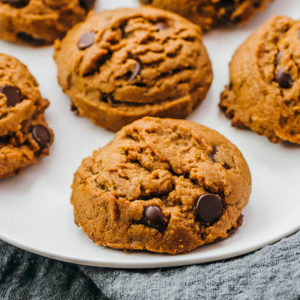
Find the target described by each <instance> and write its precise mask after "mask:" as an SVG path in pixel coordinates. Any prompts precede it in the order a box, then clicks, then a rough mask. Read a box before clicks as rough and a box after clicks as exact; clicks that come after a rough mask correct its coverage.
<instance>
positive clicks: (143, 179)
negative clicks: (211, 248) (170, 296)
mask: <svg viewBox="0 0 300 300" xmlns="http://www.w3.org/2000/svg"><path fill="white" fill-rule="evenodd" d="M72 187H73V192H72V196H71V203H72V204H73V206H74V214H75V222H76V223H77V225H78V226H81V227H82V229H83V230H84V231H85V232H86V234H87V235H88V236H89V237H90V238H91V239H92V240H93V241H94V242H96V243H97V244H99V245H102V246H107V247H111V248H117V249H127V250H147V251H152V252H164V253H169V254H176V253H182V252H187V251H191V250H193V249H195V248H197V247H199V246H201V245H204V244H208V243H212V242H214V241H217V240H220V239H225V238H226V237H228V235H230V234H231V233H233V232H234V231H235V229H236V228H238V226H240V225H241V222H242V215H241V213H242V210H243V208H244V207H245V205H246V204H247V202H248V199H249V196H250V190H251V176H250V172H249V169H248V166H247V163H246V161H245V159H244V158H243V156H242V154H241V153H240V151H239V150H238V149H237V148H236V147H235V146H234V145H233V144H232V143H230V142H229V141H228V140H227V139H226V138H225V137H223V136H222V135H221V134H219V133H217V132H216V131H214V130H212V129H209V128H207V127H205V126H202V125H199V124H196V123H193V122H190V121H185V120H175V119H159V118H151V117H146V118H144V119H141V120H138V121H135V122H134V123H132V124H130V125H128V126H126V127H124V128H123V129H121V130H120V131H119V132H118V133H117V134H116V137H115V139H114V140H113V141H112V142H111V143H109V144H107V145H106V146H105V147H103V148H101V149H99V150H97V151H95V152H94V153H93V155H92V156H91V157H88V158H86V159H84V160H83V162H82V164H81V166H80V167H79V169H78V171H77V172H76V174H75V177H74V182H73V186H72Z"/></svg>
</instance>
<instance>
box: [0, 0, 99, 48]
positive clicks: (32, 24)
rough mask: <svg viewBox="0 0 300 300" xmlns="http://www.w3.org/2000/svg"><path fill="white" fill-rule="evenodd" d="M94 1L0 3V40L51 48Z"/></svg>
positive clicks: (2, 0) (15, 0)
mask: <svg viewBox="0 0 300 300" xmlns="http://www.w3.org/2000/svg"><path fill="white" fill-rule="evenodd" d="M95 1H96V0H0V28H1V30H0V39H3V40H7V41H12V42H21V43H26V44H29V45H31V46H41V45H45V44H51V43H53V42H54V40H55V39H57V38H61V37H63V36H64V34H65V32H66V31H67V30H68V29H70V28H71V27H72V26H73V25H74V24H75V23H77V22H80V21H82V20H83V19H84V18H85V16H86V15H87V13H88V11H89V10H90V9H91V8H92V7H93V6H94V3H95Z"/></svg>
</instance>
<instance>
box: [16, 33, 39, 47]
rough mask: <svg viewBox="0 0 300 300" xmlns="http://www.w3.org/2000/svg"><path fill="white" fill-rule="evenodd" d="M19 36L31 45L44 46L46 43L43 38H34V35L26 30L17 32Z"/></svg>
mask: <svg viewBox="0 0 300 300" xmlns="http://www.w3.org/2000/svg"><path fill="white" fill-rule="evenodd" d="M17 38H19V39H20V40H21V41H22V42H24V43H26V44H28V45H31V46H42V45H43V44H44V43H45V41H44V40H43V39H37V38H34V37H33V36H32V35H30V34H28V33H26V32H19V33H17Z"/></svg>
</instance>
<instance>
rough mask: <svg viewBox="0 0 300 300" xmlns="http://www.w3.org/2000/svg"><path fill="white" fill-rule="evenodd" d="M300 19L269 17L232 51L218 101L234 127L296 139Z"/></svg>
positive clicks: (299, 115) (299, 100) (298, 127)
mask: <svg viewBox="0 0 300 300" xmlns="http://www.w3.org/2000/svg"><path fill="white" fill-rule="evenodd" d="M299 66H300V22H299V21H294V20H292V19H290V18H288V17H280V16H276V17H273V18H272V19H271V20H270V21H268V22H267V23H265V24H264V25H263V26H262V27H261V28H260V29H259V30H258V31H257V32H255V33H254V34H252V35H251V36H250V37H249V38H248V39H247V40H246V41H245V42H244V43H243V44H242V45H241V46H240V48H239V49H238V50H237V51H236V53H235V54H234V56H233V59H232V62H231V64H230V84H229V85H228V86H226V88H225V90H224V92H223V93H222V95H221V101H220V107H221V109H222V110H224V112H225V113H226V116H227V117H229V118H231V119H232V125H233V126H235V127H246V128H249V129H251V130H252V131H254V132H256V133H258V134H260V135H264V136H266V137H268V138H269V140H270V141H271V142H273V143H278V142H282V141H288V142H291V143H296V144H300V79H299V72H300V67H299Z"/></svg>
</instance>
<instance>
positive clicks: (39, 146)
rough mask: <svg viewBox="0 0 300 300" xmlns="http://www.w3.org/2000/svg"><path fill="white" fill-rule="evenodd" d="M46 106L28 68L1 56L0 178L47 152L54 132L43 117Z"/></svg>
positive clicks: (46, 103) (12, 59)
mask: <svg viewBox="0 0 300 300" xmlns="http://www.w3.org/2000/svg"><path fill="white" fill-rule="evenodd" d="M48 105H49V102H48V101H47V100H46V99H44V98H42V96H41V94H40V92H39V89H38V83H37V82H36V80H35V79H34V77H33V76H32V75H31V74H30V73H29V71H28V69H27V67H26V66H25V65H24V64H23V63H21V62H20V61H19V60H17V59H16V58H14V57H11V56H8V55H5V54H1V53H0V178H3V177H10V176H12V175H13V174H15V173H18V172H19V171H20V170H21V169H23V168H24V167H26V166H29V165H31V164H33V163H35V162H36V161H37V159H38V158H39V157H42V156H44V155H47V154H48V153H49V147H50V145H51V144H52V142H53V132H52V130H51V129H50V128H48V124H47V122H46V121H45V118H44V114H43V113H44V111H45V109H46V108H47V107H48Z"/></svg>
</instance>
